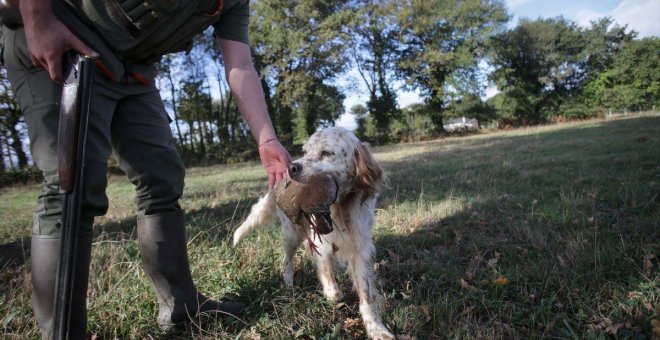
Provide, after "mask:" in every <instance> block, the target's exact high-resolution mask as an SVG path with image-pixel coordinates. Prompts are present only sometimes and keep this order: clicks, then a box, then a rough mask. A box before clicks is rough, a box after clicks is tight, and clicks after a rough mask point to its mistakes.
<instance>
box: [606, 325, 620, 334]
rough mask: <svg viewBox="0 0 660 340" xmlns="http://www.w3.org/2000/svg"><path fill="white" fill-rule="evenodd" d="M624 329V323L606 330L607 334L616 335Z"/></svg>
mask: <svg viewBox="0 0 660 340" xmlns="http://www.w3.org/2000/svg"><path fill="white" fill-rule="evenodd" d="M621 327H623V324H622V323H617V324H616V325H611V326H608V327H607V328H605V333H608V334H612V335H616V333H617V332H618V331H619V328H621Z"/></svg>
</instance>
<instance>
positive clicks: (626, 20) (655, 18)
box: [337, 0, 660, 129]
mask: <svg viewBox="0 0 660 340" xmlns="http://www.w3.org/2000/svg"><path fill="white" fill-rule="evenodd" d="M506 4H507V7H508V9H509V13H510V14H511V16H512V20H511V22H510V24H509V25H510V26H511V27H513V26H515V25H516V23H517V22H518V20H520V19H521V18H523V17H526V18H530V19H536V18H538V17H544V18H549V17H556V16H560V15H561V16H564V17H565V18H567V19H570V20H573V21H575V22H577V23H578V24H580V25H583V26H587V25H589V22H590V21H591V20H594V19H597V18H602V17H605V16H609V17H612V18H613V19H614V20H615V22H616V23H617V24H619V25H622V26H623V25H628V28H630V29H633V30H635V31H637V32H639V36H640V37H647V36H660V0H602V1H598V0H572V1H571V0H555V1H543V0H506ZM355 73H356V72H351V74H350V75H349V80H348V82H349V83H356V84H359V85H360V87H361V88H364V85H362V83H361V82H362V80H361V79H360V78H359V77H358V76H357V74H355ZM360 92H362V93H360ZM495 92H496V90H495V89H493V88H490V89H489V90H488V91H487V95H489V96H490V95H493V94H494V93H495ZM397 93H398V101H399V106H400V107H405V106H408V105H410V104H412V103H416V102H420V101H421V99H420V98H419V96H418V95H417V94H416V93H411V92H404V91H397ZM366 100H367V95H366V91H365V90H362V91H357V92H353V94H351V95H349V96H347V98H346V100H344V107H345V108H346V110H349V109H350V108H351V107H352V106H353V105H355V104H364V103H365V102H366ZM337 125H340V126H344V127H346V128H349V129H353V128H355V120H354V119H353V116H352V115H350V114H344V115H343V116H342V117H341V118H340V120H339V121H338V122H337Z"/></svg>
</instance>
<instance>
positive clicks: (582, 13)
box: [575, 9, 608, 27]
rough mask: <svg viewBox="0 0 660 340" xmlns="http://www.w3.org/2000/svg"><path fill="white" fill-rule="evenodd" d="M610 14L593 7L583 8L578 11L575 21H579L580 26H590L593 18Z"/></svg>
mask: <svg viewBox="0 0 660 340" xmlns="http://www.w3.org/2000/svg"><path fill="white" fill-rule="evenodd" d="M606 16H608V14H605V13H600V12H596V11H594V10H591V9H581V10H579V11H578V12H577V15H576V17H575V21H576V22H577V23H578V25H580V26H584V27H588V26H590V25H591V22H592V21H593V20H596V19H599V18H603V17H606Z"/></svg>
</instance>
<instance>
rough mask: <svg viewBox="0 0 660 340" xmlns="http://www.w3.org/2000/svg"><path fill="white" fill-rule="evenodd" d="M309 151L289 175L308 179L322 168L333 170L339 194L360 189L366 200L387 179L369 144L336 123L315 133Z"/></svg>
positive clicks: (309, 143) (290, 169)
mask: <svg viewBox="0 0 660 340" xmlns="http://www.w3.org/2000/svg"><path fill="white" fill-rule="evenodd" d="M303 151H304V153H305V155H304V156H303V157H302V158H300V159H297V160H296V161H294V162H293V163H292V164H291V166H290V167H289V177H290V178H291V179H293V180H294V181H298V182H305V180H306V178H307V177H308V176H310V175H313V174H318V173H320V172H327V173H330V174H332V175H333V176H334V177H335V180H336V181H337V184H338V186H339V195H340V196H342V195H345V194H347V193H358V194H360V197H361V198H362V200H366V199H368V198H371V197H373V196H374V195H375V194H376V193H378V192H379V191H380V189H381V187H382V186H383V184H384V181H385V175H384V173H383V169H382V168H381V167H380V165H379V164H378V163H377V162H376V160H375V159H374V158H373V156H372V154H371V152H370V151H369V147H368V146H367V145H366V144H365V143H362V142H360V140H358V139H357V137H355V135H354V134H353V133H351V132H350V131H348V130H346V129H343V128H340V127H332V128H327V129H323V130H320V131H317V132H316V133H314V134H313V135H312V136H311V137H310V138H309V140H307V143H305V145H304V147H303Z"/></svg>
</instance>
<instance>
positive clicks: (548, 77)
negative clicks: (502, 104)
mask: <svg viewBox="0 0 660 340" xmlns="http://www.w3.org/2000/svg"><path fill="white" fill-rule="evenodd" d="M492 42H493V43H492V46H493V51H492V53H493V54H492V56H491V59H490V60H491V63H492V64H493V66H494V67H495V71H494V72H493V73H491V79H492V80H494V81H495V83H496V84H497V87H498V88H499V90H500V91H502V92H504V94H505V95H506V96H507V97H508V98H509V99H510V100H511V104H512V109H513V114H514V116H515V117H517V118H518V119H521V120H524V121H525V122H527V123H532V124H536V123H540V122H542V121H544V120H545V119H546V118H547V117H548V116H549V115H550V114H553V113H555V112H556V111H557V108H558V107H559V105H560V104H561V102H562V100H563V99H565V98H567V97H568V96H569V94H570V93H572V92H574V91H576V90H577V89H579V84H580V82H579V80H580V79H581V78H582V75H581V74H580V67H579V66H580V64H579V61H580V60H581V59H580V57H581V53H582V51H583V46H584V39H583V35H582V32H581V31H580V29H579V27H578V26H577V24H575V23H573V22H569V21H567V20H565V19H563V18H561V17H559V18H552V19H538V20H534V21H530V20H527V19H524V20H521V21H520V23H519V24H518V26H516V27H515V28H514V29H513V30H510V31H507V32H505V33H502V34H500V35H498V36H496V37H494V38H493V40H492Z"/></svg>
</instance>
